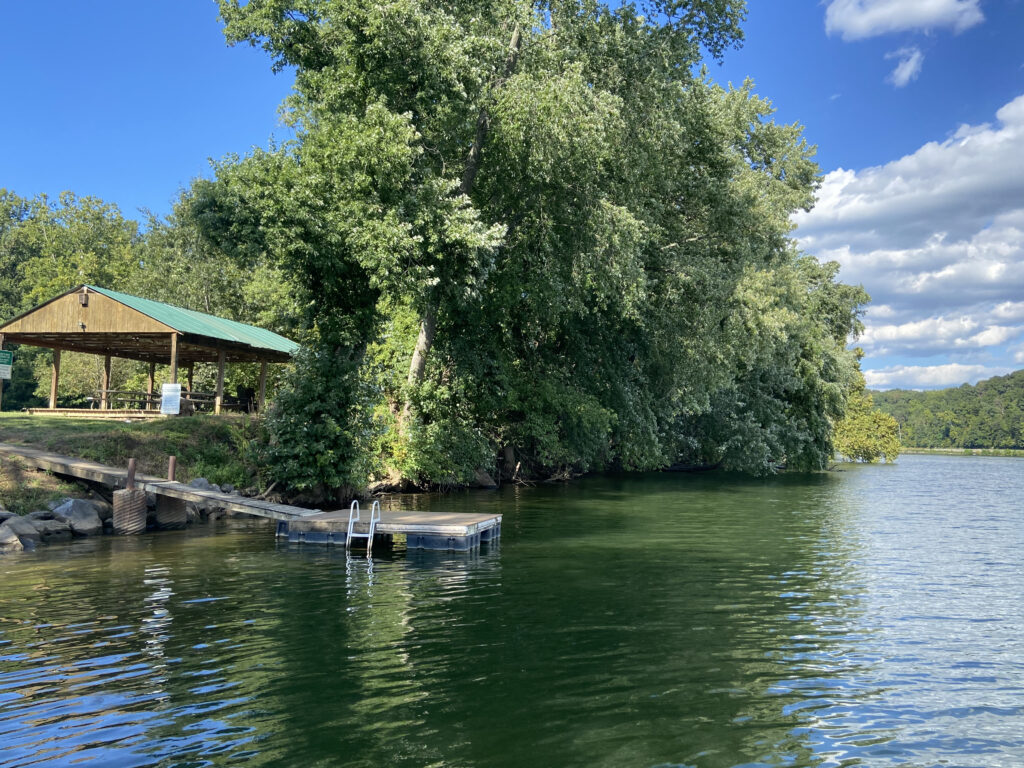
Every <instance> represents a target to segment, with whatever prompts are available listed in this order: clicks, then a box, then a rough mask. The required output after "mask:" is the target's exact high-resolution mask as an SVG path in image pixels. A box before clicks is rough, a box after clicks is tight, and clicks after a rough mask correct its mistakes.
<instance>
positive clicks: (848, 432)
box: [835, 377, 901, 464]
mask: <svg viewBox="0 0 1024 768" xmlns="http://www.w3.org/2000/svg"><path fill="white" fill-rule="evenodd" d="M863 382H864V380H863V377H860V386H858V388H857V390H856V391H855V392H854V393H853V394H852V395H851V396H850V400H849V402H848V403H847V407H846V416H844V417H843V420H842V421H840V422H839V423H838V424H837V425H836V436H835V440H836V450H837V451H838V452H839V454H840V456H842V457H844V458H846V459H849V460H852V461H868V462H876V461H878V460H879V459H885V462H886V463H887V464H888V463H890V462H893V461H896V459H897V458H898V457H899V455H900V448H901V442H900V427H899V424H897V423H896V419H894V418H893V417H892V416H890V415H889V414H888V413H885V412H884V411H881V410H879V409H878V408H876V407H875V403H874V398H873V397H872V396H871V393H870V392H868V391H866V390H865V388H864V383H863Z"/></svg>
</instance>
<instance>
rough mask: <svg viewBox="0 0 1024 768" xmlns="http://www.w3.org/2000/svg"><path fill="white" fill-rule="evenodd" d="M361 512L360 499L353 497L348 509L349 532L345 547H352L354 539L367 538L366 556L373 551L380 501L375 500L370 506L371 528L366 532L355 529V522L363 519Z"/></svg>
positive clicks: (378, 520) (379, 515) (346, 536)
mask: <svg viewBox="0 0 1024 768" xmlns="http://www.w3.org/2000/svg"><path fill="white" fill-rule="evenodd" d="M359 512H360V510H359V500H358V499H353V500H352V505H351V506H350V507H349V509H348V533H347V534H346V535H345V549H351V547H352V539H366V556H367V557H369V556H370V553H371V552H372V551H373V537H374V535H375V534H376V533H377V523H379V522H380V517H381V509H380V502H379V501H374V502H373V506H372V507H370V530H369V531H367V532H366V533H356V532H355V531H354V526H355V524H356V523H358V522H360V520H361V518H360V514H359Z"/></svg>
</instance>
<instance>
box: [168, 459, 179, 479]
mask: <svg viewBox="0 0 1024 768" xmlns="http://www.w3.org/2000/svg"><path fill="white" fill-rule="evenodd" d="M177 469H178V457H177V456H170V457H168V459H167V479H168V480H170V481H171V482H172V483H173V482H174V473H175V471H176V470H177Z"/></svg>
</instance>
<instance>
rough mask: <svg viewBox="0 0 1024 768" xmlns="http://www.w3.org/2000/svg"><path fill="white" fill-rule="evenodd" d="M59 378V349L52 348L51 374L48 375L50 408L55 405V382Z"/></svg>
mask: <svg viewBox="0 0 1024 768" xmlns="http://www.w3.org/2000/svg"><path fill="white" fill-rule="evenodd" d="M59 380H60V350H59V349H55V350H53V375H52V376H51V377H50V408H51V410H52V409H53V408H56V407H57V382H58V381H59Z"/></svg>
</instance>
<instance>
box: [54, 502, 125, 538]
mask: <svg viewBox="0 0 1024 768" xmlns="http://www.w3.org/2000/svg"><path fill="white" fill-rule="evenodd" d="M105 505H106V503H105V502H98V501H92V500H90V499H69V500H68V501H67V503H65V504H63V505H61V506H59V507H57V509H55V510H53V514H54V516H55V517H56V519H58V520H59V519H60V517H58V516H62V517H63V518H64V519H65V520H67V522H68V524H69V525H70V526H71V532H72V533H74V535H75V536H94V535H95V534H97V533H102V532H103V518H102V517H101V510H104V507H105ZM104 511H105V510H104ZM110 516H111V517H113V511H112V510H111V512H110Z"/></svg>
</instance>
